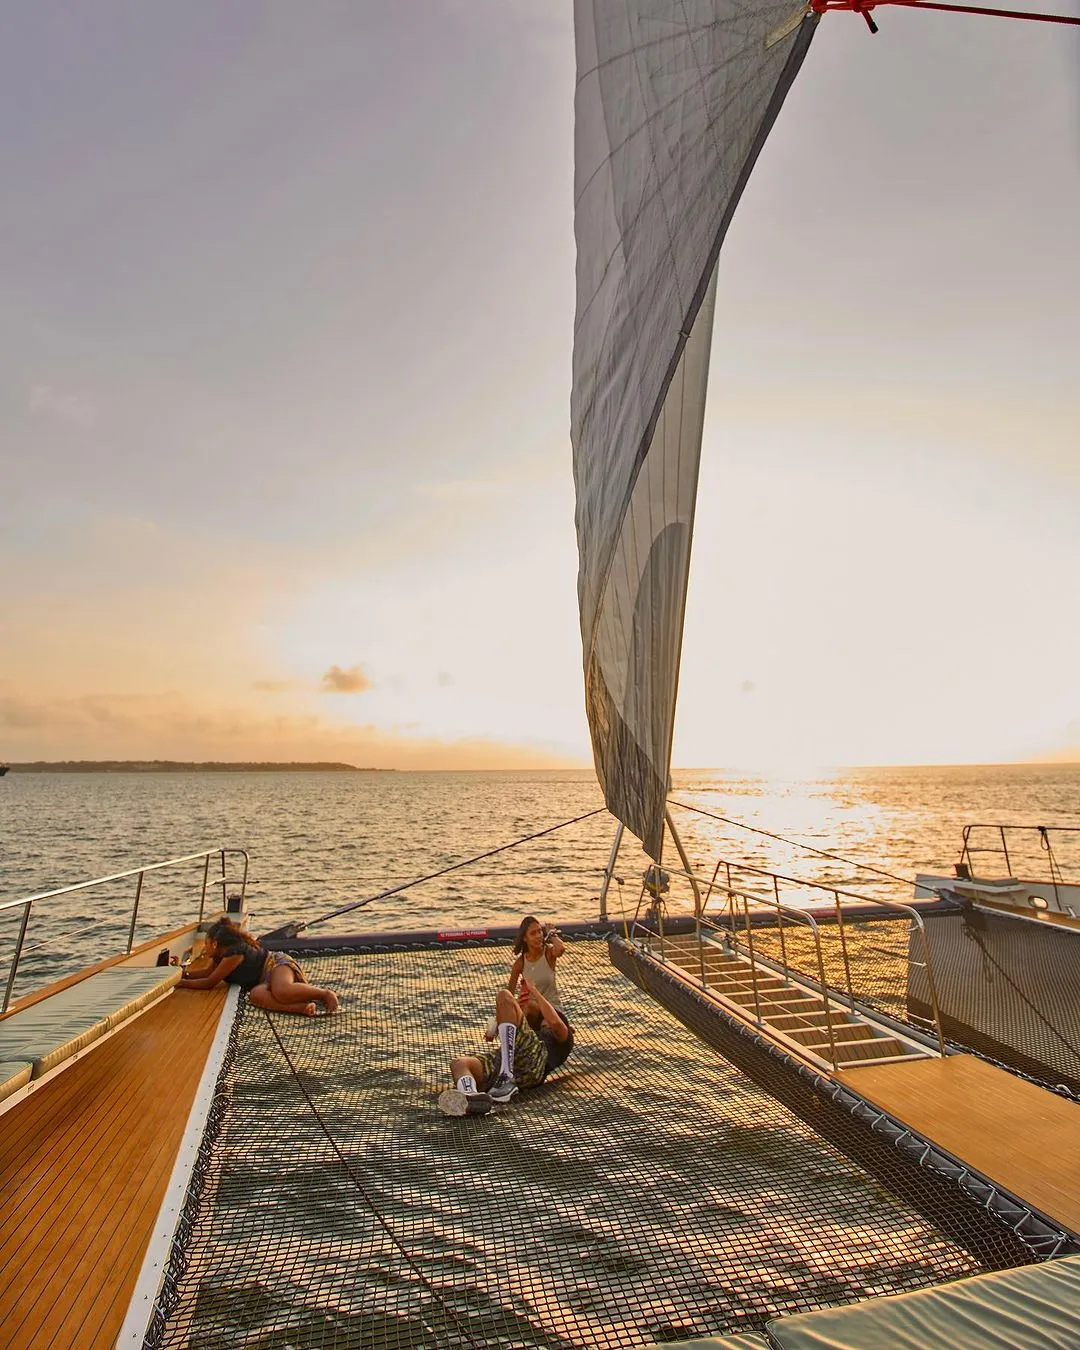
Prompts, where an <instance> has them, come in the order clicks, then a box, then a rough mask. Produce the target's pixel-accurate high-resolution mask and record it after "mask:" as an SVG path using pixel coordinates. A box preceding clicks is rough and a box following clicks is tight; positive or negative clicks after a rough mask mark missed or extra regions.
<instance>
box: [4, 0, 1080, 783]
mask: <svg viewBox="0 0 1080 1350" xmlns="http://www.w3.org/2000/svg"><path fill="white" fill-rule="evenodd" d="M1076 3H1077V0H1055V5H1056V7H1057V8H1061V9H1063V11H1064V12H1072V13H1077V12H1080V11H1078V10H1077V8H1076ZM1070 5H1071V6H1072V8H1071V10H1070ZM2 10H3V26H4V41H3V43H2V44H0V173H2V181H3V183H4V185H5V193H4V205H3V208H2V213H3V214H2V221H3V223H2V227H0V293H2V294H3V297H4V302H3V305H2V306H0V760H3V759H10V760H27V759H37V758H49V759H60V758H106V757H107V758H150V757H162V758H173V759H207V758H215V759H275V760H289V759H305V760H307V759H334V760H348V761H350V762H353V763H358V764H365V765H375V766H383V767H401V768H420V767H429V768H450V767H461V768H481V767H526V766H529V767H531V766H546V765H557V764H570V763H585V762H587V760H588V754H589V751H588V734H587V730H586V727H585V720H584V713H583V706H582V705H583V697H582V678H581V653H580V639H579V634H578V626H577V611H576V593H575V577H576V568H577V555H576V543H575V539H574V529H573V509H574V508H573V494H572V483H571V470H570V447H569V430H568V427H569V411H568V405H569V379H570V344H571V337H572V327H573V303H574V300H573V297H574V252H573V232H572V230H573V223H572V174H573V154H572V135H573V125H572V114H573V86H574V66H573V61H574V52H573V37H572V32H571V22H570V6H569V4H568V3H562V2H559V3H556V2H554V0H528V2H526V0H422V2H421V0H395V3H393V4H376V3H368V2H367V0H347V2H346V0H337V2H335V3H331V2H330V0H308V2H306V3H303V4H298V3H295V0H278V2H277V3H253V2H252V0H229V3H228V4H220V3H218V4H210V3H204V2H203V0H189V2H188V3H185V4H167V5H145V4H139V3H135V2H134V0H126V2H125V3H120V2H119V0H95V2H94V3H93V4H88V5H72V4H71V3H70V2H69V0H65V2H64V3H59V0H35V3H33V4H30V5H27V4H15V3H10V2H9V3H6V4H4V5H3V6H2ZM877 17H878V22H879V24H880V28H881V31H880V33H879V35H878V36H876V37H871V36H870V35H869V33H868V32H867V29H866V27H865V25H864V23H863V22H862V20H861V19H859V18H858V17H857V16H854V15H846V14H833V15H828V16H826V18H825V19H824V20H823V22H822V24H821V28H820V31H819V33H818V36H817V37H816V39H815V42H814V45H813V47H812V48H811V51H810V54H809V57H808V59H807V62H806V65H805V67H804V69H803V73H802V75H801V76H800V78H799V79H798V81H797V82H796V85H795V88H794V90H793V92H792V94H791V96H790V97H789V99H788V102H787V104H786V106H785V107H784V110H783V113H782V115H781V117H780V119H779V122H778V124H777V127H776V129H775V131H774V133H773V135H772V137H771V139H770V141H769V143H768V145H767V147H766V150H765V153H764V154H763V156H762V159H761V161H760V163H759V166H758V169H757V171H756V173H755V174H754V176H753V179H752V181H751V184H750V187H749V190H748V191H747V193H746V195H745V197H744V199H743V203H742V205H741V207H740V210H739V212H738V213H737V215H736V219H735V222H734V225H733V227H732V230H731V232H730V234H729V237H728V242H727V246H726V248H725V251H724V254H723V256H722V259H721V269H720V278H719V291H718V300H717V318H716V336H715V342H714V348H713V359H712V381H711V385H710V400H709V410H708V415H707V422H706V429H705V444H704V450H703V461H702V479H701V495H700V505H699V509H698V524H697V541H696V547H695V555H694V563H693V570H692V578H691V592H690V605H689V612H688V615H687V623H686V645H685V655H684V662H683V676H682V686H681V693H680V704H679V717H678V722H677V733H676V750H675V762H676V764H677V765H683V766H691V765H701V766H705V765H708V766H727V765H732V766H747V767H752V766H761V767H772V766H785V767H786V766H791V765H802V764H859V763H863V764H888V763H958V762H969V761H976V762H989V761H1002V760H1013V759H1026V758H1031V757H1039V756H1045V757H1053V756H1058V757H1061V758H1066V757H1071V758H1075V759H1080V677H1078V672H1080V624H1078V622H1077V613H1078V608H1080V606H1078V598H1080V597H1078V591H1080V528H1078V522H1080V377H1078V371H1077V363H1078V355H1080V306H1078V304H1077V297H1078V295H1080V249H1078V248H1077V240H1078V239H1080V75H1078V72H1080V35H1078V30H1076V29H1072V30H1068V29H1064V28H1056V27H1051V26H1049V25H1047V26H1042V25H1037V24H1024V23H1018V22H1013V23H1010V22H1005V21H1002V20H995V19H976V18H970V17H961V16H948V15H934V14H927V13H923V14H915V13H911V12H903V11H899V10H898V11H896V12H893V11H891V10H889V9H884V10H881V11H879V13H878V16H877Z"/></svg>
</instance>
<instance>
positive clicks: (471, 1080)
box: [450, 1055, 486, 1092]
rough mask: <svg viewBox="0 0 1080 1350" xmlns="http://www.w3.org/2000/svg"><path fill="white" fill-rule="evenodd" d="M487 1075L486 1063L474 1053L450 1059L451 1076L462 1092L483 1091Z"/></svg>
mask: <svg viewBox="0 0 1080 1350" xmlns="http://www.w3.org/2000/svg"><path fill="white" fill-rule="evenodd" d="M485 1076H486V1075H485V1073H484V1065H483V1064H482V1062H481V1061H480V1060H478V1059H477V1058H476V1057H475V1056H474V1055H457V1056H456V1057H455V1058H454V1059H452V1060H451V1061H450V1077H451V1078H452V1079H453V1080H454V1086H455V1087H456V1088H458V1089H459V1090H460V1091H462V1092H481V1091H483V1087H484V1080H485ZM463 1079H465V1080H468V1081H467V1082H463V1081H462V1080H463Z"/></svg>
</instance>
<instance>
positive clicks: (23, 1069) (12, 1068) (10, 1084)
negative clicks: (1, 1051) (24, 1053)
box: [0, 1059, 34, 1102]
mask: <svg viewBox="0 0 1080 1350" xmlns="http://www.w3.org/2000/svg"><path fill="white" fill-rule="evenodd" d="M33 1068H34V1066H33V1065H32V1064H28V1063H27V1062H26V1061H25V1060H21V1059H4V1060H0V1102H2V1101H3V1100H4V1098H5V1097H10V1096H11V1094H12V1093H13V1092H18V1090H19V1089H20V1088H21V1087H25V1086H26V1085H27V1083H29V1081H30V1074H31V1073H32V1072H33Z"/></svg>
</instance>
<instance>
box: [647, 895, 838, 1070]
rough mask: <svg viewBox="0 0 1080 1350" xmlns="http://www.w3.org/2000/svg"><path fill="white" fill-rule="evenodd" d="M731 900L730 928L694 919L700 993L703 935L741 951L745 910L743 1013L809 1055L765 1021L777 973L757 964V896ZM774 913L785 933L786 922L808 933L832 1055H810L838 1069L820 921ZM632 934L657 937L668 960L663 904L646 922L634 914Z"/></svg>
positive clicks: (789, 972) (782, 909) (783, 909)
mask: <svg viewBox="0 0 1080 1350" xmlns="http://www.w3.org/2000/svg"><path fill="white" fill-rule="evenodd" d="M727 898H728V911H727V917H728V918H729V919H730V922H729V923H728V924H727V925H724V924H720V923H714V922H713V921H712V920H710V919H707V918H705V917H704V916H703V915H701V914H698V915H696V916H695V920H696V921H695V937H696V943H697V960H698V968H699V976H698V978H699V980H700V983H701V987H702V989H708V988H709V987H710V984H709V967H708V962H707V959H706V957H707V948H706V944H707V942H708V938H707V937H706V936H705V934H706V932H709V933H711V934H715V936H716V937H717V938H719V939H720V940H721V941H722V942H723V944H724V946H725V947H727V948H729V949H730V950H732V951H734V952H736V953H738V951H739V940H738V938H737V937H736V935H735V929H736V926H737V925H736V911H737V909H739V908H740V906H741V920H742V924H741V927H742V932H743V936H744V945H745V950H746V952H747V956H748V958H749V959H748V965H747V974H748V976H749V980H750V993H751V995H752V998H753V1007H752V1009H744V1013H745V1014H746V1015H747V1016H750V1019H751V1021H753V1022H754V1024H755V1025H756V1026H758V1027H759V1028H761V1029H762V1030H768V1034H769V1035H770V1036H771V1037H772V1038H774V1039H778V1040H781V1041H784V1042H788V1043H790V1048H791V1049H793V1050H794V1051H795V1052H796V1053H797V1054H800V1055H803V1056H806V1055H807V1051H806V1048H805V1047H804V1046H801V1045H799V1044H798V1043H797V1042H796V1041H794V1040H793V1039H792V1038H791V1037H789V1036H787V1035H786V1034H785V1033H784V1032H783V1031H780V1030H779V1029H778V1028H777V1027H775V1026H773V1025H771V1024H770V1023H769V1021H768V1019H767V1017H766V1013H767V1012H768V1007H767V1004H766V1003H765V999H764V994H765V990H766V987H770V988H771V985H770V986H766V985H765V983H764V982H765V981H766V980H767V979H772V978H773V977H774V972H773V970H771V969H769V968H768V967H767V966H765V965H764V964H762V963H759V960H758V958H759V956H761V955H762V953H761V951H760V946H761V931H760V930H756V926H755V924H754V923H753V922H752V919H751V909H752V907H753V906H754V905H756V904H757V900H758V897H757V896H753V895H747V894H744V893H742V892H740V891H732V892H730V893H728V897H727ZM776 913H777V919H778V921H779V925H780V930H781V932H782V931H783V925H784V924H785V923H787V924H791V925H793V926H795V927H802V928H803V929H805V930H807V931H808V932H809V935H810V939H811V943H812V947H813V950H814V952H815V953H816V958H817V979H816V980H815V981H813V987H814V988H815V989H816V991H817V992H819V993H820V995H821V999H822V1003H823V1007H824V1012H825V1030H826V1035H827V1037H828V1055H827V1056H825V1055H818V1054H812V1055H810V1058H813V1059H817V1060H820V1061H822V1062H824V1063H826V1064H828V1065H829V1067H830V1068H832V1069H833V1070H835V1069H836V1068H837V1066H838V1061H837V1054H836V1041H835V1037H834V1031H833V1016H832V1014H833V1012H834V1009H835V1010H839V1005H838V1004H836V1002H835V994H834V993H832V991H830V989H829V986H828V984H827V982H826V978H825V963H824V958H823V954H822V949H821V931H820V928H819V926H818V924H817V922H816V921H815V920H814V919H813V917H812V916H811V915H809V914H807V913H806V912H805V911H804V910H798V909H792V908H791V907H789V906H787V905H778V906H777V908H776ZM650 919H652V920H653V921H654V922H655V923H656V927H655V928H652V927H651V926H650ZM633 931H634V935H635V936H639V937H640V936H642V935H645V936H647V937H650V938H655V939H656V940H657V941H658V944H659V952H658V955H659V957H660V959H661V961H664V962H666V960H667V951H666V939H665V933H664V906H662V905H657V906H655V907H654V908H653V909H652V910H650V911H649V916H648V917H647V918H646V919H644V920H643V919H642V918H641V917H640V916H635V918H634V922H633ZM782 948H783V949H784V950H786V945H785V944H784V943H783V941H782ZM684 969H685V968H684ZM784 972H785V976H786V978H789V979H790V978H792V977H794V976H795V975H796V974H797V972H796V971H795V970H794V969H793V968H790V967H788V966H787V965H785V966H784Z"/></svg>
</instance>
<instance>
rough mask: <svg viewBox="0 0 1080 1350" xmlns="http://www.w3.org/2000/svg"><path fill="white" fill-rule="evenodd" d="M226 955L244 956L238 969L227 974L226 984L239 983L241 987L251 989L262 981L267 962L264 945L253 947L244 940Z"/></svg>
mask: <svg viewBox="0 0 1080 1350" xmlns="http://www.w3.org/2000/svg"><path fill="white" fill-rule="evenodd" d="M226 955H228V956H240V957H243V960H242V961H241V962H240V964H239V965H238V966H237V967H236V969H235V970H232V971H230V972H229V974H228V975H226V976H225V983H226V984H238V985H239V986H240V988H241V989H245V990H251V989H254V988H255V986H256V985H257V984H261V983H262V972H263V966H264V964H265V963H266V952H265V951H264V950H263V949H262V947H252V946H249V944H248V943H246V942H242V943H239V944H238V945H237V946H235V947H233V948H232V950H231V951H229V952H227V953H226Z"/></svg>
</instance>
